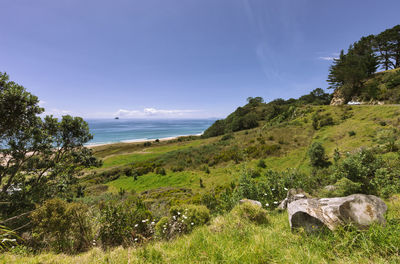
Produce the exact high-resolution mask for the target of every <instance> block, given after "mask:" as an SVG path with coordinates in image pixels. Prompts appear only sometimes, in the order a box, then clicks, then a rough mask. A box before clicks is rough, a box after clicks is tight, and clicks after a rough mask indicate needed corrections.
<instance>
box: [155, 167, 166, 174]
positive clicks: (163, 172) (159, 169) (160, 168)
mask: <svg viewBox="0 0 400 264" xmlns="http://www.w3.org/2000/svg"><path fill="white" fill-rule="evenodd" d="M155 173H156V174H159V175H167V172H166V171H165V169H164V168H162V167H157V168H156V170H155Z"/></svg>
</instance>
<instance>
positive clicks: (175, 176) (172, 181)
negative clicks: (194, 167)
mask: <svg viewBox="0 0 400 264" xmlns="http://www.w3.org/2000/svg"><path fill="white" fill-rule="evenodd" d="M195 184H197V185H199V176H198V175H197V174H196V173H194V172H190V171H183V172H168V173H167V175H158V174H155V173H148V174H146V175H143V176H140V177H138V179H137V180H136V181H135V180H133V177H121V178H119V179H117V180H115V181H111V182H109V183H107V185H108V186H110V191H114V192H116V191H118V190H119V189H120V188H122V189H124V190H127V191H131V190H134V191H136V192H142V191H145V190H152V189H157V188H160V187H186V188H191V187H194V185H195Z"/></svg>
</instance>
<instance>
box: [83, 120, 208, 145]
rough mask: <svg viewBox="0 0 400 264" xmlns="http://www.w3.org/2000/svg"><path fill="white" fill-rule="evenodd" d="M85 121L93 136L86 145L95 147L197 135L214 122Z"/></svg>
mask: <svg viewBox="0 0 400 264" xmlns="http://www.w3.org/2000/svg"><path fill="white" fill-rule="evenodd" d="M86 121H87V122H88V124H89V129H90V133H92V134H93V136H94V138H93V140H91V141H90V142H88V145H95V144H107V143H115V142H135V141H142V140H150V139H157V138H158V139H162V138H169V137H177V136H185V135H199V134H201V133H203V132H204V130H206V129H207V128H208V127H210V126H211V125H212V123H214V121H215V120H213V119H205V120H198V119H196V120H132V119H109V120H105V119H97V120H95V119H89V120H86Z"/></svg>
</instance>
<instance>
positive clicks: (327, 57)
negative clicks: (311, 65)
mask: <svg viewBox="0 0 400 264" xmlns="http://www.w3.org/2000/svg"><path fill="white" fill-rule="evenodd" d="M319 59H320V60H326V61H333V60H334V59H337V57H333V56H323V57H319Z"/></svg>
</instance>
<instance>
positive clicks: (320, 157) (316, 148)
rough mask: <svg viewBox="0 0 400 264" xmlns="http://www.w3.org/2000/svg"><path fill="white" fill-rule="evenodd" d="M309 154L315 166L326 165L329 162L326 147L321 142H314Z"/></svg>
mask: <svg viewBox="0 0 400 264" xmlns="http://www.w3.org/2000/svg"><path fill="white" fill-rule="evenodd" d="M308 156H309V157H310V162H311V165H312V166H313V167H325V166H326V165H327V164H328V162H327V159H326V156H325V149H324V147H323V146H322V145H321V143H319V142H314V143H313V144H312V145H311V147H310V149H309V150H308Z"/></svg>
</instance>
